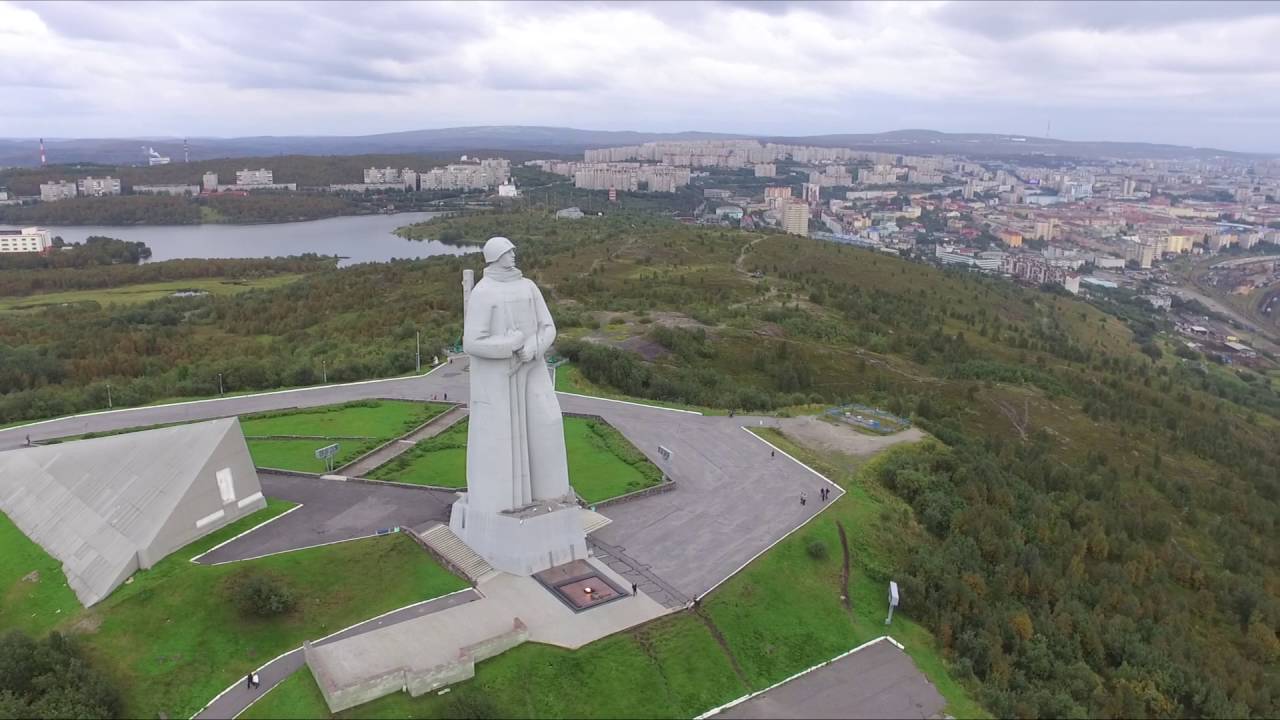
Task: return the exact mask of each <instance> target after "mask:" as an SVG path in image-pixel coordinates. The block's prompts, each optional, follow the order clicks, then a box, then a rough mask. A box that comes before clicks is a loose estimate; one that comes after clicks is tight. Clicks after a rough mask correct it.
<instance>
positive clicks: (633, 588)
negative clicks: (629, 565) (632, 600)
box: [631, 583, 637, 595]
mask: <svg viewBox="0 0 1280 720" xmlns="http://www.w3.org/2000/svg"><path fill="white" fill-rule="evenodd" d="M631 594H632V595H635V594H637V593H636V584H635V583H631Z"/></svg>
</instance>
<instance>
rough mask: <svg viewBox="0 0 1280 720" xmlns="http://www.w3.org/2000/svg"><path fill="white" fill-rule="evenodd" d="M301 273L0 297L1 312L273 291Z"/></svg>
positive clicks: (202, 279)
mask: <svg viewBox="0 0 1280 720" xmlns="http://www.w3.org/2000/svg"><path fill="white" fill-rule="evenodd" d="M300 277H302V275H300V274H287V275H273V276H271V277H265V278H253V279H249V280H235V279H229V278H193V279H190V280H171V281H166V282H154V283H142V284H139V285H124V286H122V287H113V288H105V289H101V290H70V291H67V292H53V293H41V294H38V295H24V296H21V297H6V298H0V312H13V311H21V310H35V309H39V308H44V307H49V306H51V305H63V304H68V303H70V304H74V303H84V302H96V303H98V304H99V305H109V304H112V303H116V304H120V305H136V304H139V303H144V302H149V301H151V300H158V299H160V298H163V297H168V296H170V295H172V294H174V293H175V292H179V291H182V290H198V291H201V292H206V293H209V294H210V295H234V294H236V293H242V292H245V291H246V290H253V289H255V288H273V287H280V286H281V285H287V284H289V283H291V282H293V281H295V280H297V279H298V278H300Z"/></svg>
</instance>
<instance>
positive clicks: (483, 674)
mask: <svg viewBox="0 0 1280 720" xmlns="http://www.w3.org/2000/svg"><path fill="white" fill-rule="evenodd" d="M761 434H762V435H765V436H767V437H768V439H769V440H770V442H773V443H775V444H777V445H779V446H780V447H782V448H784V449H786V450H787V452H790V453H792V454H793V455H796V456H797V457H799V458H800V459H802V460H803V461H805V462H806V463H808V464H810V465H811V466H813V467H816V468H817V469H819V470H821V471H822V472H824V473H827V474H828V476H829V477H832V478H835V479H838V480H839V481H840V482H841V484H842V485H843V486H844V487H846V488H847V489H848V490H849V493H848V494H847V495H845V496H843V497H842V498H840V499H839V500H836V501H834V504H833V506H832V507H831V508H830V509H829V510H827V511H825V512H823V513H822V514H821V515H819V516H818V517H817V518H816V519H814V520H813V521H811V522H810V523H809V524H808V525H806V526H805V527H804V528H803V529H801V530H799V531H798V532H796V533H794V534H793V535H791V536H790V537H788V538H787V539H786V540H784V541H782V542H781V543H779V544H778V545H777V546H775V547H774V548H773V549H771V550H770V551H769V552H767V553H765V554H764V555H763V556H762V557H761V558H760V559H758V560H757V561H755V562H754V563H752V564H751V565H750V566H749V567H748V568H747V569H746V570H744V571H743V572H741V573H739V574H738V575H737V576H735V577H734V578H732V579H731V580H729V581H728V582H726V583H725V584H724V585H722V586H721V587H720V588H719V589H717V590H716V591H715V592H714V593H712V594H711V595H710V596H708V597H707V598H706V599H704V601H703V603H702V607H701V610H700V611H699V613H698V614H694V613H690V612H682V613H679V614H677V615H674V616H669V617H665V618H662V619H659V620H656V621H654V622H651V623H648V624H646V625H643V626H641V627H638V628H633V629H631V630H629V631H626V632H623V633H619V634H617V635H613V636H610V637H608V638H605V639H603V640H600V641H597V642H594V643H591V644H590V645H587V646H586V647H584V648H581V649H579V650H577V651H567V650H563V649H560V648H554V647H550V646H546V645H539V644H535V643H527V644H525V645H521V646H520V647H517V648H515V649H513V650H510V651H508V652H506V653H503V654H502V655H499V656H498V657H495V658H493V659H490V660H487V661H485V662H483V663H481V664H480V665H478V666H477V667H476V677H475V679H473V680H470V681H468V682H465V683H461V684H459V685H456V686H454V687H453V689H452V691H451V692H449V693H448V694H445V695H434V694H431V695H427V696H424V697H420V698H411V697H409V696H408V695H407V694H405V693H395V694H393V695H390V696H388V697H385V698H382V699H380V700H375V701H373V702H371V703H368V704H366V705H362V706H360V707H357V708H353V709H352V710H349V711H347V712H345V713H342V714H341V716H340V717H343V718H407V717H417V718H421V717H672V718H674V717H693V716H696V715H698V714H700V713H702V712H705V711H706V710H709V709H710V708H713V707H716V706H718V705H720V704H722V703H725V702H728V701H730V700H733V699H735V698H737V697H739V696H741V695H743V694H746V693H747V692H751V691H754V690H760V689H763V688H765V687H767V686H769V685H771V684H772V683H775V682H778V681H780V680H783V679H785V678H786V677H788V676H789V675H791V674H793V673H795V672H799V671H800V670H803V669H805V668H807V667H810V666H812V665H814V664H817V663H819V662H822V661H824V660H828V659H830V658H832V657H834V656H836V655H838V654H840V653H842V652H844V651H846V650H848V649H850V648H852V647H855V646H857V645H860V644H862V643H863V642H866V641H867V640H870V639H873V638H875V637H878V636H880V635H883V634H885V633H886V632H888V634H890V635H892V636H893V637H894V638H896V639H897V640H899V641H900V642H902V643H903V644H904V645H905V646H906V650H907V653H908V654H909V655H910V656H911V657H912V658H913V659H914V661H915V662H916V664H917V666H918V667H919V668H920V670H921V671H922V672H924V673H925V675H927V676H928V677H929V679H930V680H932V681H933V683H934V684H935V685H936V686H937V687H938V690H939V691H940V692H941V693H942V695H943V696H944V697H945V698H946V700H947V703H948V704H947V707H946V710H945V712H946V713H948V714H950V715H953V716H956V717H987V713H986V712H985V711H984V710H983V709H982V708H981V707H980V706H979V705H977V703H975V702H974V701H973V699H972V698H971V697H970V696H969V694H968V692H967V689H966V688H965V687H964V686H963V685H961V684H960V683H958V682H957V681H955V680H953V679H952V678H951V677H950V676H949V675H948V671H947V665H946V663H945V661H944V660H943V659H942V657H941V655H940V654H939V650H938V646H937V643H936V642H935V640H934V639H933V637H932V635H930V634H929V632H928V631H927V630H925V629H924V628H922V627H920V626H919V625H917V624H916V623H915V622H913V621H912V620H911V619H910V618H909V617H907V616H906V615H905V614H903V613H901V612H900V613H898V614H896V615H895V616H894V621H893V626H892V627H890V628H886V627H885V626H884V616H885V612H886V607H885V598H884V596H885V594H886V587H887V582H888V579H889V578H891V577H892V576H893V572H894V568H895V567H898V562H899V559H900V558H901V557H902V555H903V554H904V553H905V552H906V548H907V546H909V545H910V544H911V543H914V542H920V541H924V539H925V538H924V534H923V532H922V531H921V530H920V528H919V527H918V526H917V525H916V523H915V522H914V520H912V519H911V514H910V510H909V509H908V508H907V506H906V505H905V504H903V503H902V502H901V501H900V500H898V499H897V498H896V497H894V496H893V495H892V494H890V493H889V492H888V491H886V490H885V489H884V488H882V487H881V486H879V484H878V483H876V482H875V480H874V479H873V478H874V477H875V475H874V467H875V465H874V464H875V463H876V462H877V461H876V460H872V461H871V462H870V463H866V462H861V461H858V460H856V459H851V458H847V457H843V456H819V455H817V454H815V453H812V452H809V451H807V450H805V449H804V448H800V447H797V446H796V445H795V444H793V443H791V442H790V441H789V440H788V439H787V438H785V437H782V436H780V435H779V434H778V433H776V432H775V431H771V430H767V429H766V430H764V431H762V433H761ZM888 452H894V451H893V450H890V451H888ZM881 457H883V456H881ZM837 522H840V523H841V524H843V526H844V528H845V531H846V533H847V534H848V539H849V544H850V552H851V556H852V559H853V560H852V567H853V571H852V573H851V576H850V583H849V587H848V588H847V591H848V593H849V594H850V597H851V598H852V602H853V611H852V612H849V611H847V610H845V608H844V607H843V605H842V603H841V600H840V595H841V592H842V590H845V588H842V587H841V570H842V562H841V549H840V540H839V535H838V530H837V525H836V523H837ZM813 542H816V543H819V544H822V545H824V546H825V547H826V549H827V556H826V557H825V558H824V559H821V560H815V559H814V558H813V557H811V556H810V555H809V553H808V551H807V549H806V548H807V546H808V545H809V544H810V543H813ZM711 626H714V627H715V628H716V629H717V630H718V632H719V633H720V635H721V637H722V638H723V640H724V644H723V645H721V644H720V642H719V641H718V640H717V639H716V636H715V635H714V634H713V633H712V631H711V629H710V627H711ZM735 662H736V664H737V668H736V669H735V665H734V663H735ZM529 688H537V691H536V692H530V690H529ZM244 717H248V718H274V717H281V718H292V717H328V712H327V709H326V707H325V704H324V700H323V698H322V696H321V695H320V691H319V689H318V688H317V687H316V685H315V681H314V679H313V678H312V677H311V675H310V673H309V672H308V671H307V670H306V669H305V668H304V669H303V670H302V671H300V672H299V673H298V674H297V675H296V676H294V677H292V678H290V679H289V681H288V682H287V683H286V684H285V685H284V686H282V687H281V688H280V689H279V690H277V691H275V692H272V693H271V694H269V695H267V696H266V697H265V698H263V700H262V701H260V702H259V703H258V704H257V705H255V706H254V707H253V708H252V709H251V710H250V712H249V713H247V714H245V715H244Z"/></svg>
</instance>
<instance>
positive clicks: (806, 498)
mask: <svg viewBox="0 0 1280 720" xmlns="http://www.w3.org/2000/svg"><path fill="white" fill-rule="evenodd" d="M808 501H809V493H806V492H805V491H803V490H801V491H800V504H801V505H804V504H805V503H806V502H808Z"/></svg>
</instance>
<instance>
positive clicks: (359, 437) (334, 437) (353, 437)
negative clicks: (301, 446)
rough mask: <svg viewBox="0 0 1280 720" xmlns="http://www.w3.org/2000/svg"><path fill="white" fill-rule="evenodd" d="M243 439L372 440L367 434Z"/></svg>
mask: <svg viewBox="0 0 1280 720" xmlns="http://www.w3.org/2000/svg"><path fill="white" fill-rule="evenodd" d="M244 439H245V440H373V439H374V438H372V437H370V436H368V435H245V436H244Z"/></svg>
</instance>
